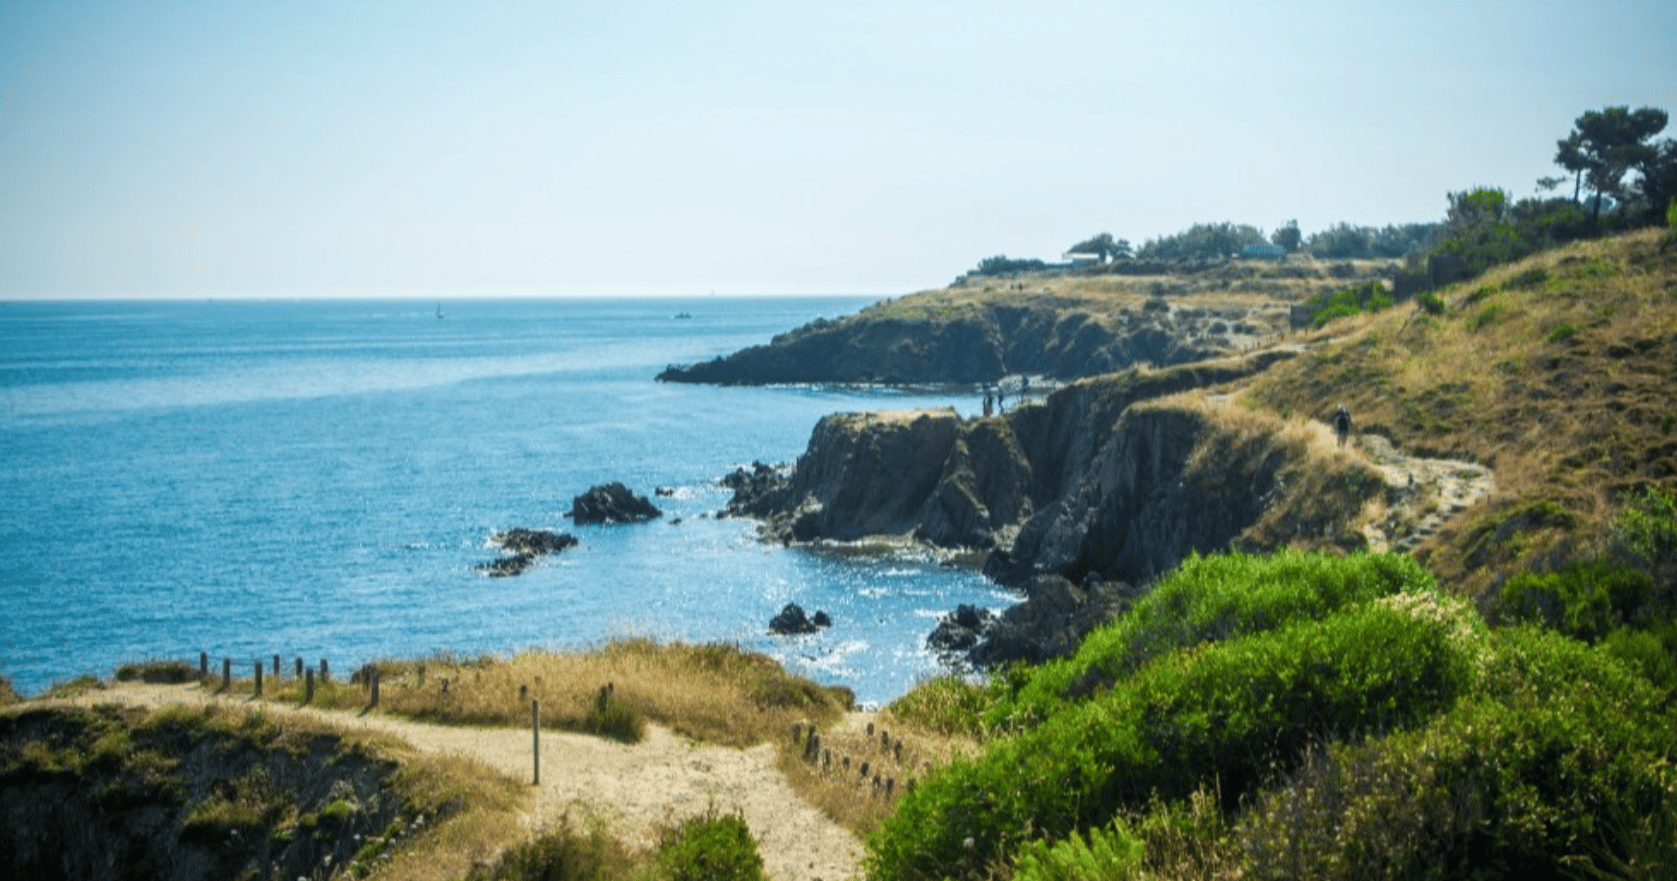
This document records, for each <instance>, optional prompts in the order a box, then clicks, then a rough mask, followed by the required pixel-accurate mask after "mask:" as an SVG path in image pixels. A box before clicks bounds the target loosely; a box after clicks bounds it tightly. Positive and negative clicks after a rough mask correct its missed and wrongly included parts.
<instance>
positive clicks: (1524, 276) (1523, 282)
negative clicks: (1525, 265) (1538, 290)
mask: <svg viewBox="0 0 1677 881" xmlns="http://www.w3.org/2000/svg"><path fill="white" fill-rule="evenodd" d="M1548 280H1549V270H1547V269H1545V268H1543V267H1541V266H1535V267H1533V268H1531V269H1527V270H1526V271H1524V272H1522V273H1520V274H1519V275H1516V276H1514V277H1513V278H1511V279H1509V280H1508V281H1507V283H1505V284H1504V285H1503V286H1502V287H1503V290H1512V289H1515V288H1535V287H1540V286H1542V285H1543V283H1544V282H1546V281H1548Z"/></svg>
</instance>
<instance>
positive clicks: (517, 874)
mask: <svg viewBox="0 0 1677 881" xmlns="http://www.w3.org/2000/svg"><path fill="white" fill-rule="evenodd" d="M636 863H637V860H636V859H635V858H634V855H633V854H631V853H630V852H629V850H628V849H627V848H626V847H625V846H624V845H623V844H622V843H621V842H619V841H618V840H617V839H615V838H612V837H611V836H609V835H607V834H606V832H605V829H604V828H603V827H601V826H599V825H595V826H593V827H592V828H590V829H589V830H588V831H587V832H581V831H578V830H575V829H572V828H571V826H570V824H569V823H566V824H565V825H564V826H563V827H562V828H560V829H558V830H556V831H553V832H547V833H544V834H542V835H541V836H539V837H537V838H536V840H534V841H531V842H529V843H528V844H523V845H519V846H518V847H515V848H513V849H511V850H509V851H508V852H507V853H506V855H504V856H503V857H502V858H501V862H500V864H499V865H498V866H496V868H495V869H494V871H493V872H492V873H488V874H486V873H484V872H483V871H482V870H479V871H476V872H473V873H472V875H471V876H470V877H471V878H472V879H474V881H475V879H486V878H487V879H494V881H615V879H620V878H622V879H627V878H630V877H633V876H634V874H635V872H634V871H633V869H634V867H635V865H636Z"/></svg>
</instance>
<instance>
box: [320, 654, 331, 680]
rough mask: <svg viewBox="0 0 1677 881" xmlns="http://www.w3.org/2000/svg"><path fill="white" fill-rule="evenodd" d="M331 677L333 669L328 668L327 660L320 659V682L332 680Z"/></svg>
mask: <svg viewBox="0 0 1677 881" xmlns="http://www.w3.org/2000/svg"><path fill="white" fill-rule="evenodd" d="M331 676H332V668H331V667H328V666H326V659H325V658H321V659H320V681H321V682H325V681H326V680H327V679H329V678H331Z"/></svg>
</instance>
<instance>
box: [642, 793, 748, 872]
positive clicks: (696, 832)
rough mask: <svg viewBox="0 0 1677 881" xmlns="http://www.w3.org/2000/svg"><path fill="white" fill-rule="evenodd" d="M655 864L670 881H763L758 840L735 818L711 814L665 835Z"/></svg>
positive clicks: (697, 818) (741, 820)
mask: <svg viewBox="0 0 1677 881" xmlns="http://www.w3.org/2000/svg"><path fill="white" fill-rule="evenodd" d="M658 864H659V865H660V866H662V867H663V868H664V870H665V871H667V872H668V873H669V876H670V879H671V881H763V877H764V876H763V858H762V857H761V856H759V855H758V854H757V840H756V839H754V838H752V837H751V829H750V828H749V827H747V826H746V824H745V819H744V818H742V817H740V816H738V815H729V816H720V815H718V814H717V813H716V812H715V811H714V810H712V811H710V812H709V813H707V814H704V815H702V816H698V817H694V818H692V819H690V820H688V821H687V822H685V823H682V824H681V825H680V826H677V827H676V828H674V829H671V830H669V831H667V832H666V833H665V834H664V836H663V840H662V842H660V844H659V847H658Z"/></svg>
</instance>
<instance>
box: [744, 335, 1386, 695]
mask: <svg viewBox="0 0 1677 881" xmlns="http://www.w3.org/2000/svg"><path fill="white" fill-rule="evenodd" d="M1284 357H1288V355H1287V354H1286V353H1270V354H1266V355H1263V356H1260V357H1254V358H1249V359H1243V360H1238V361H1227V362H1220V363H1209V364H1197V365H1190V366H1184V367H1179V368H1173V369H1171V370H1165V371H1158V372H1146V373H1143V372H1133V371H1132V372H1128V373H1124V374H1116V375H1111V376H1106V377H1100V378H1096V379H1091V380H1085V381H1081V382H1077V383H1073V384H1071V385H1069V386H1067V387H1066V388H1064V389H1061V390H1060V391H1057V392H1055V393H1054V394H1052V395H1050V396H1049V397H1048V398H1047V399H1046V400H1045V401H1044V402H1042V403H1040V404H1033V405H1030V406H1026V407H1020V408H1017V409H1015V410H1013V411H1010V412H1009V413H1007V414H1005V415H1004V416H1000V417H991V418H983V419H963V418H961V417H960V416H959V415H958V414H956V413H955V412H954V411H952V410H931V411H914V412H906V413H869V414H855V413H847V414H835V415H832V416H828V417H826V418H824V419H822V420H821V422H820V423H819V424H817V426H816V428H815V431H814V432H813V433H812V435H811V438H810V443H809V447H808V449H807V450H806V452H805V453H804V455H803V456H802V457H801V458H800V459H799V460H798V462H797V465H796V466H795V467H794V468H793V469H792V471H791V473H790V474H789V475H784V476H783V475H781V474H780V473H779V472H772V470H764V471H762V472H760V473H756V474H753V475H751V479H750V480H744V481H740V482H739V483H740V485H739V488H738V489H736V495H735V498H734V500H733V501H732V502H731V503H730V505H729V508H728V513H731V514H735V515H743V516H753V517H757V518H759V519H760V520H761V527H760V528H761V531H762V534H763V535H764V537H765V538H767V539H769V540H774V541H780V542H783V543H795V542H796V543H810V542H820V541H844V542H855V541H859V540H864V539H870V538H876V537H881V536H886V537H891V538H895V539H903V538H908V539H913V540H915V541H918V542H921V543H924V544H927V545H931V546H934V547H937V548H944V549H949V550H952V551H954V550H965V551H972V550H980V551H985V552H987V557H986V560H985V564H984V571H985V573H986V574H987V575H989V576H990V577H991V578H993V579H994V580H996V581H997V582H999V583H1001V584H1004V585H1008V586H1012V587H1016V588H1020V589H1022V590H1024V591H1025V592H1026V593H1027V595H1028V597H1029V599H1028V601H1027V602H1026V603H1023V604H1021V605H1020V606H1019V607H1016V608H1015V609H1013V610H1010V611H1009V612H1008V613H1005V614H1004V615H1003V616H1001V618H999V619H997V620H996V621H995V622H992V623H990V624H983V623H982V622H979V623H978V624H975V625H974V627H969V628H967V629H969V630H973V629H975V628H976V633H977V635H976V636H975V638H974V639H973V640H972V646H970V647H969V648H967V649H965V651H968V652H972V651H974V650H975V649H979V647H980V646H982V647H983V648H982V650H980V651H978V652H977V653H976V654H974V655H972V659H973V660H974V661H975V662H977V663H994V662H995V661H997V660H1004V659H1014V658H1021V659H1036V660H1040V659H1042V658H1046V657H1052V656H1055V655H1057V654H1059V653H1061V652H1063V651H1068V650H1069V649H1070V648H1071V647H1073V646H1075V645H1076V642H1077V640H1078V639H1080V638H1081V636H1082V634H1083V633H1085V632H1087V629H1088V628H1090V627H1093V626H1095V624H1097V623H1099V621H1100V620H1103V619H1104V618H1105V617H1106V616H1108V615H1110V614H1115V613H1116V611H1117V610H1118V609H1121V608H1122V607H1123V605H1124V604H1125V602H1127V600H1128V598H1129V597H1130V596H1132V595H1133V593H1134V591H1133V589H1132V588H1130V587H1128V585H1146V584H1149V583H1151V582H1152V581H1153V579H1154V578H1156V577H1157V576H1158V575H1160V574H1162V573H1164V572H1166V571H1169V570H1170V569H1172V568H1174V567H1175V566H1176V564H1177V563H1178V562H1180V561H1181V560H1182V559H1184V558H1185V557H1187V556H1188V555H1189V554H1192V553H1209V552H1214V551H1219V550H1224V549H1227V548H1230V547H1235V548H1240V549H1247V550H1254V551H1256V550H1264V549H1270V548H1275V547H1280V546H1287V545H1292V546H1338V547H1344V548H1355V547H1361V546H1363V545H1364V544H1365V539H1364V538H1363V536H1362V533H1361V531H1360V527H1361V523H1360V519H1359V518H1360V517H1361V514H1362V512H1363V509H1364V508H1365V506H1366V505H1367V503H1368V502H1369V501H1370V500H1371V499H1373V498H1374V497H1375V496H1377V495H1379V494H1380V493H1381V492H1383V491H1384V490H1385V484H1384V482H1383V481H1382V480H1381V478H1380V476H1379V475H1378V474H1377V473H1375V472H1374V471H1373V470H1371V469H1369V468H1367V467H1366V466H1364V465H1361V464H1358V462H1357V461H1356V460H1355V459H1354V458H1353V457H1351V456H1349V455H1346V454H1342V453H1338V452H1336V451H1335V450H1334V448H1333V446H1332V444H1331V442H1329V443H1326V444H1321V443H1318V442H1317V440H1318V439H1317V438H1316V436H1315V435H1314V434H1313V433H1312V431H1310V430H1309V429H1308V428H1307V427H1303V428H1301V427H1294V428H1291V429H1289V426H1288V424H1287V423H1283V422H1282V421H1280V420H1279V419H1274V418H1272V417H1265V416H1260V415H1258V414H1256V413H1252V412H1250V411H1247V410H1245V409H1244V408H1240V407H1238V405H1231V404H1224V403H1217V402H1216V401H1214V400H1211V399H1209V398H1207V397H1206V396H1204V395H1198V396H1190V397H1186V398H1182V397H1175V398H1172V397H1168V396H1173V395H1177V394H1178V393H1181V392H1185V391H1188V390H1191V389H1196V388H1204V387H1207V386H1213V385H1218V384H1222V383H1228V382H1232V381H1235V380H1238V379H1241V378H1243V377H1246V376H1249V375H1251V374H1253V373H1255V372H1257V371H1259V370H1262V369H1265V368H1266V367H1267V366H1269V365H1270V364H1272V363H1274V361H1275V360H1276V359H1278V358H1284ZM1161 398H1162V400H1161ZM1079 585H1082V586H1079ZM967 617H968V618H971V616H967ZM946 637H947V639H946V641H958V639H957V634H955V633H948V634H946ZM951 645H953V642H952V643H951ZM954 650H960V649H959V648H958V646H957V647H955V649H954Z"/></svg>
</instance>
